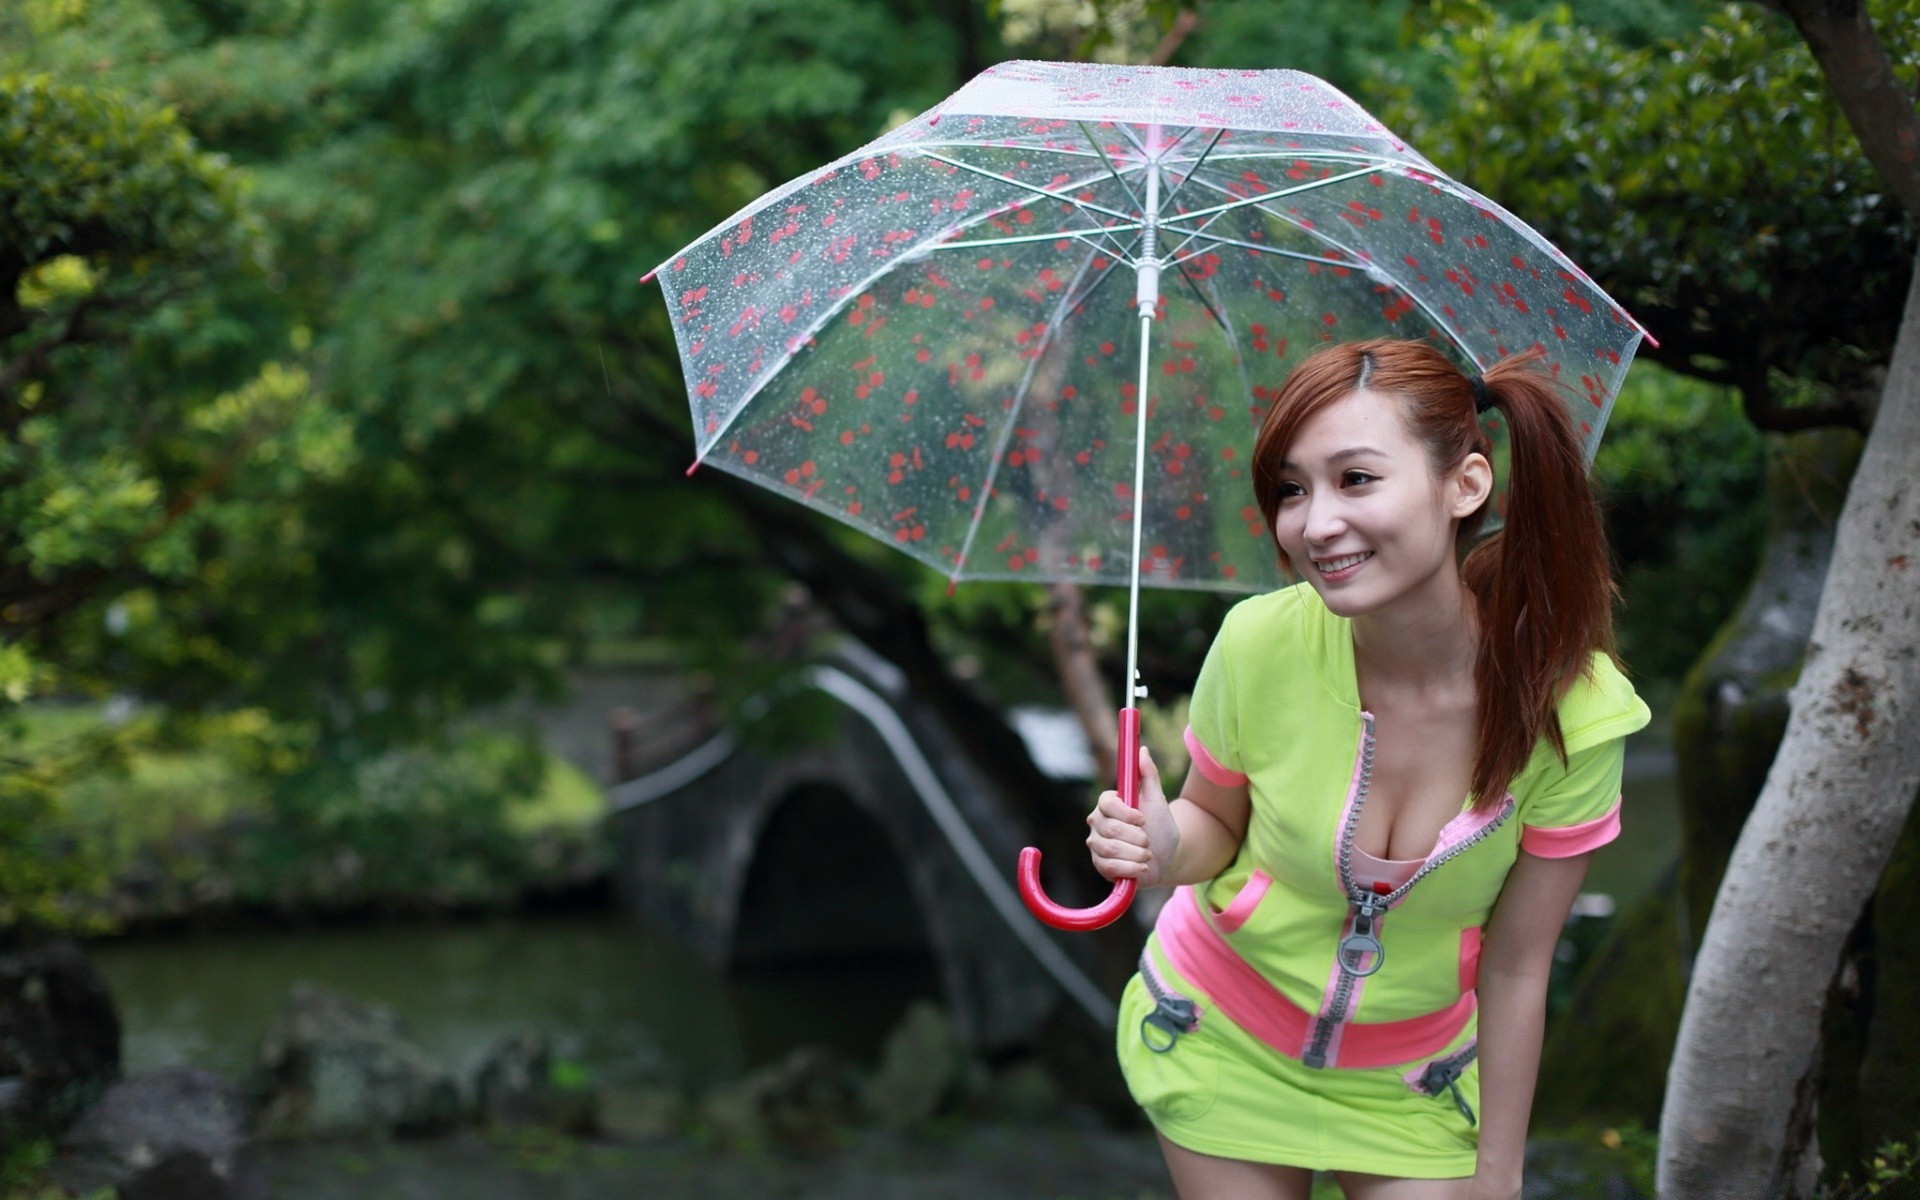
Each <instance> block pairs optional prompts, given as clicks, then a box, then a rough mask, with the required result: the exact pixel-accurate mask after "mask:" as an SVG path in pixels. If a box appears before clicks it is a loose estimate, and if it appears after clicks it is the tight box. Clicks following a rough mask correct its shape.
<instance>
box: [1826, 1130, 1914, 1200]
mask: <svg viewBox="0 0 1920 1200" xmlns="http://www.w3.org/2000/svg"><path fill="white" fill-rule="evenodd" d="M1856 1169H1857V1171H1858V1176H1857V1177H1856V1175H1855V1171H1854V1170H1847V1171H1842V1172H1840V1173H1839V1174H1838V1175H1837V1176H1835V1177H1833V1178H1832V1179H1829V1180H1825V1181H1823V1182H1822V1184H1821V1187H1820V1191H1819V1196H1820V1197H1821V1200H1866V1198H1867V1197H1869V1196H1890V1197H1891V1196H1911V1195H1913V1194H1914V1191H1915V1185H1916V1183H1920V1137H1917V1138H1912V1139H1907V1140H1902V1141H1889V1142H1885V1143H1883V1144H1882V1145H1881V1146H1880V1147H1879V1148H1878V1149H1877V1150H1875V1151H1874V1152H1873V1157H1872V1158H1871V1159H1869V1160H1868V1161H1867V1162H1865V1163H1862V1164H1860V1166H1859V1167H1858V1168H1856Z"/></svg>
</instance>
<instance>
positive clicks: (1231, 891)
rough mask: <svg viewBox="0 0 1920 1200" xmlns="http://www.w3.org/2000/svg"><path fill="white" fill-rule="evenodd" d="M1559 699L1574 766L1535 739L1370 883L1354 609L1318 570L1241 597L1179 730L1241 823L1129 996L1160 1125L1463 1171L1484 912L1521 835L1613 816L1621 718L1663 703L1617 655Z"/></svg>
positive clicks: (1135, 1055)
mask: <svg viewBox="0 0 1920 1200" xmlns="http://www.w3.org/2000/svg"><path fill="white" fill-rule="evenodd" d="M1559 715H1560V723H1561V729H1562V732H1563V734H1564V736H1565V739H1566V746H1567V752H1568V760H1567V761H1566V762H1565V763H1564V764H1563V763H1562V762H1561V760H1560V757H1559V755H1558V754H1556V753H1555V752H1554V750H1553V749H1552V748H1551V747H1550V746H1549V745H1548V744H1546V743H1545V742H1544V741H1543V742H1542V743H1541V745H1540V746H1539V747H1538V748H1537V749H1536V752H1535V754H1534V756H1533V758H1532V760H1531V761H1530V762H1529V763H1528V765H1527V767H1526V769H1525V770H1524V771H1522V772H1521V774H1520V775H1519V776H1517V777H1516V778H1515V779H1514V780H1513V782H1512V784H1511V787H1510V790H1509V793H1508V795H1507V796H1506V797H1505V798H1504V799H1503V800H1502V802H1501V803H1500V804H1498V805H1494V806H1492V807H1490V808H1489V809H1488V810H1486V811H1485V812H1478V813H1476V812H1474V811H1473V810H1472V808H1471V806H1470V803H1463V806H1462V810H1461V813H1460V815H1459V816H1457V817H1455V818H1454V819H1453V820H1452V821H1450V822H1449V823H1448V824H1447V825H1446V827H1445V828H1444V829H1442V830H1441V833H1440V836H1439V839H1438V841H1437V842H1436V844H1435V846H1434V849H1433V851H1432V853H1431V854H1429V855H1428V857H1427V859H1426V861H1425V863H1424V865H1422V866H1421V867H1420V869H1419V870H1418V871H1417V872H1416V873H1415V874H1414V875H1413V877H1412V878H1411V879H1410V880H1408V881H1407V882H1406V883H1404V884H1402V885H1401V886H1399V887H1398V888H1393V889H1390V890H1385V891H1383V892H1382V891H1373V890H1369V889H1368V888H1366V887H1364V886H1362V885H1361V883H1360V882H1358V881H1357V880H1356V879H1355V877H1354V876H1355V871H1354V866H1353V863H1352V861H1351V860H1352V854H1353V830H1354V827H1355V826H1356V824H1357V822H1358V817H1359V813H1360V810H1361V808H1362V806H1364V804H1365V802H1366V792H1367V787H1368V784H1369V771H1370V766H1371V761H1372V756H1373V729H1372V724H1373V719H1372V716H1371V714H1369V713H1366V712H1363V711H1362V709H1361V707H1360V700H1359V688H1358V684H1357V682H1356V679H1355V674H1354V662H1353V639H1352V631H1351V623H1350V622H1349V621H1348V620H1347V619H1345V618H1343V617H1338V616H1335V615H1334V614H1333V613H1331V612H1329V611H1328V610H1327V608H1326V606H1325V605H1324V604H1323V603H1321V600H1320V597H1319V595H1318V594H1317V593H1315V592H1314V591H1313V589H1312V588H1311V587H1308V586H1306V585H1300V586H1297V587H1291V588H1287V589H1285V590H1283V591H1279V592H1273V593H1270V594H1267V595H1264V596H1256V597H1253V598H1252V599H1249V600H1246V601H1243V602H1242V603H1240V604H1238V605H1236V606H1235V607H1234V608H1233V610H1232V611H1231V612H1230V613H1229V614H1228V615H1227V619H1226V621H1225V622H1224V623H1223V624H1222V626H1221V628H1220V632H1219V634H1218V636H1217V637H1216V638H1215V639H1214V643H1213V646H1212V648H1211V649H1210V650H1209V651H1208V654H1207V658H1206V663H1205V665H1204V666H1203V667H1202V668H1201V672H1200V678H1199V681H1198V683H1197V684H1196V685H1195V688H1194V694H1193V699H1192V703H1191V709H1190V720H1191V722H1192V724H1191V727H1190V728H1189V729H1188V731H1187V742H1188V747H1189V749H1190V750H1192V752H1193V760H1194V769H1196V770H1199V771H1200V772H1201V773H1202V774H1204V775H1206V776H1207V777H1208V778H1210V779H1212V780H1214V781H1215V782H1217V783H1221V784H1223V785H1229V786H1231V785H1233V784H1237V783H1240V782H1242V781H1244V782H1246V783H1247V784H1248V787H1249V791H1250V794H1251V798H1252V815H1251V818H1250V820H1249V822H1248V826H1247V835H1246V838H1245V840H1244V841H1243V842H1242V844H1241V846H1240V851H1239V853H1238V855H1237V856H1236V857H1235V859H1234V861H1233V862H1232V864H1231V865H1229V866H1228V867H1227V869H1226V870H1225V871H1223V872H1221V874H1220V875H1219V876H1217V877H1216V878H1214V879H1213V880H1212V881H1210V882H1209V883H1206V884H1204V885H1197V886H1195V887H1190V888H1180V889H1178V890H1177V891H1176V892H1175V894H1174V896H1173V897H1172V898H1171V899H1170V900H1169V901H1168V902H1167V905H1166V907H1165V908H1164V909H1163V910H1162V911H1161V914H1160V917H1159V920H1158V923H1157V925H1156V928H1155V931H1154V933H1153V935H1152V936H1151V937H1150V938H1149V939H1148V943H1147V948H1146V951H1145V952H1144V953H1143V955H1142V957H1141V968H1142V969H1141V972H1140V973H1139V974H1136V975H1135V976H1134V978H1133V979H1132V981H1130V982H1129V983H1128V985H1127V988H1126V992H1125V994H1124V995H1123V996H1122V999H1121V1005H1120V1023H1119V1034H1118V1043H1119V1055H1120V1065H1121V1069H1122V1070H1123V1071H1124V1072H1125V1074H1126V1078H1127V1083H1128V1086H1129V1087H1130V1088H1131V1089H1132V1092H1133V1096H1134V1099H1135V1100H1136V1101H1137V1102H1139V1104H1140V1105H1141V1106H1142V1107H1143V1108H1144V1109H1145V1110H1146V1112H1147V1115H1148V1116H1149V1117H1150V1118H1151V1119H1152V1121H1153V1123H1154V1125H1155V1127H1156V1128H1157V1129H1159V1131H1160V1132H1161V1133H1162V1134H1164V1135H1165V1136H1166V1137H1167V1138H1168V1139H1169V1140H1170V1141H1172V1142H1174V1143H1175V1144H1177V1145H1180V1146H1184V1147H1186V1148H1187V1149H1189V1150H1194V1151H1197V1152H1199V1153H1202V1154H1212V1155H1218V1156H1221V1157H1226V1158H1237V1159H1246V1160H1251V1161H1255V1162H1269V1163H1287V1164H1292V1165H1296V1166H1303V1167H1310V1168H1313V1169H1316V1170H1343V1171H1363V1172H1370V1173H1373V1174H1380V1175H1393V1176H1402V1177H1408V1178H1453V1177H1459V1176H1465V1175H1471V1174H1472V1173H1473V1169H1474V1154H1475V1147H1476V1145H1477V1141H1478V1134H1477V1128H1476V1126H1475V1123H1474V1122H1475V1117H1476V1114H1477V1112H1478V1109H1479V1103H1480V1100H1479V1073H1478V1070H1477V1066H1476V1064H1475V1061H1474V1050H1475V1001H1474V984H1475V981H1476V979H1477V972H1478V963H1479V952H1480V933H1481V927H1482V926H1483V925H1484V924H1485V922H1486V920H1487V917H1488V915H1489V914H1490V913H1491V911H1492V908H1493V903H1494V900H1495V898H1496V897H1497V896H1498V895H1499V893H1500V888H1501V885H1502V884H1503V883H1504V882H1505V880H1506V877H1507V871H1508V870H1509V868H1511V867H1512V865H1513V863H1514V862H1515V860H1516V859H1517V857H1518V856H1519V854H1520V852H1521V851H1522V850H1523V849H1524V850H1526V851H1527V852H1528V853H1531V854H1536V855H1540V856H1543V857H1560V856H1567V855H1574V854H1580V853H1584V852H1586V851H1588V850H1591V849H1593V848H1594V847H1596V846H1599V845H1602V844H1604V843H1606V842H1608V841H1610V840H1612V839H1613V838H1614V837H1615V836H1616V835H1617V834H1618V832H1619V797H1620V778H1621V767H1622V762H1623V757H1624V743H1623V741H1622V739H1623V738H1624V737H1625V736H1626V735H1627V734H1629V733H1632V732H1634V731H1635V730H1637V729H1640V728H1642V727H1643V726H1645V725H1646V724H1647V721H1648V720H1649V713H1648V711H1647V707H1646V705H1645V704H1644V703H1642V702H1641V700H1640V698H1639V697H1638V696H1637V695H1635V694H1634V691H1633V688H1632V686H1631V685H1630V684H1629V683H1628V682H1627V680H1626V678H1625V677H1624V676H1623V675H1621V673H1620V672H1619V670H1618V669H1617V668H1616V667H1615V666H1614V665H1613V663H1612V661H1611V660H1610V659H1608V658H1607V656H1605V655H1603V654H1596V655H1595V656H1594V660H1593V664H1592V668H1591V670H1590V671H1589V672H1588V673H1587V675H1586V676H1585V677H1583V678H1582V679H1581V680H1580V681H1578V682H1577V683H1576V684H1575V686H1574V687H1573V688H1572V689H1571V690H1570V691H1569V692H1568V694H1567V696H1566V698H1565V699H1564V700H1562V702H1561V704H1560V709H1559ZM1380 887H1381V888H1382V889H1385V888H1386V885H1385V884H1381V885H1380Z"/></svg>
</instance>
